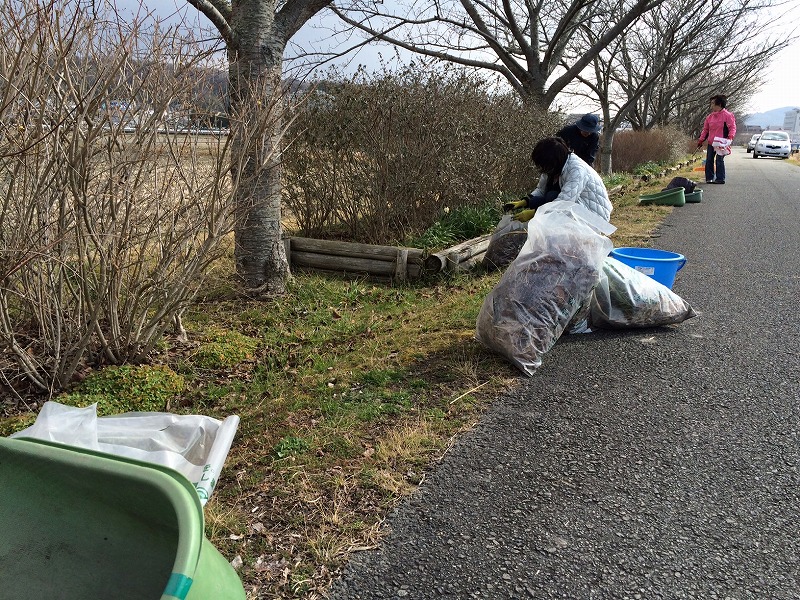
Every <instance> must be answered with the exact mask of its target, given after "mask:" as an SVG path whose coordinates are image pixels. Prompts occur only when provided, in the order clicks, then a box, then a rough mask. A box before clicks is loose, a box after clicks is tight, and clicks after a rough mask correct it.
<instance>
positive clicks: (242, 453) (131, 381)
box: [0, 168, 691, 599]
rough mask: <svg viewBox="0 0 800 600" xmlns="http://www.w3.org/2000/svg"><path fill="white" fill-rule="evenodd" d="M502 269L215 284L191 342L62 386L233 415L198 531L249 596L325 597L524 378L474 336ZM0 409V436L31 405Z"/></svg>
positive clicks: (82, 396)
mask: <svg viewBox="0 0 800 600" xmlns="http://www.w3.org/2000/svg"><path fill="white" fill-rule="evenodd" d="M676 175H685V176H689V177H691V169H690V168H688V169H686V170H684V172H676V173H671V174H669V175H668V176H667V177H665V178H662V179H656V180H654V181H652V182H649V183H647V184H636V185H629V186H628V187H627V188H626V189H624V190H623V191H622V192H621V193H620V194H619V195H616V196H615V197H614V204H615V210H614V214H613V215H612V222H613V223H614V225H616V226H617V227H618V230H617V232H616V233H615V234H614V235H613V236H612V237H613V239H614V242H615V245H617V246H626V245H634V246H635V245H647V244H648V240H649V238H650V237H651V235H652V234H653V232H654V231H655V230H656V229H657V227H658V225H659V224H660V223H661V221H662V220H663V218H664V217H665V216H666V215H667V214H669V212H671V211H672V210H674V209H673V208H671V207H662V206H647V207H641V206H638V205H637V201H638V196H639V194H642V193H647V192H651V191H655V190H658V189H661V188H662V187H663V186H664V185H665V181H668V180H669V178H671V177H673V176H676ZM498 279H499V274H491V275H474V276H460V277H456V278H451V279H443V280H439V281H436V282H428V283H427V284H425V285H422V284H418V285H405V286H394V287H391V286H383V285H375V284H372V283H369V282H366V281H358V280H356V281H348V280H343V279H336V278H325V277H320V276H317V275H311V274H299V275H297V276H296V279H295V281H294V283H293V285H292V286H291V289H290V291H289V293H288V294H287V296H286V297H284V298H281V299H280V300H278V301H275V302H274V303H270V304H264V303H256V302H253V303H242V301H241V300H238V299H232V298H226V297H225V293H224V292H223V291H218V292H216V293H213V292H212V293H210V294H209V296H207V297H206V298H202V299H200V301H199V302H198V303H197V304H196V305H195V306H194V307H193V309H192V311H191V312H190V313H189V314H187V315H186V316H185V326H186V328H187V330H188V332H189V339H190V342H188V343H179V342H178V341H177V340H173V341H171V342H170V343H169V344H168V345H166V346H165V349H164V351H163V353H162V355H161V356H160V357H159V359H160V360H159V362H160V364H159V365H158V366H153V367H139V368H136V369H126V370H122V371H119V372H117V374H116V375H117V376H116V377H115V378H109V377H106V378H104V379H103V380H102V381H103V383H102V385H99V384H98V383H97V379H95V378H94V377H93V376H90V377H88V378H87V380H86V381H85V382H84V385H83V386H82V387H81V388H79V389H78V390H77V391H76V392H74V393H73V394H72V395H71V396H69V397H68V398H62V400H64V401H69V402H71V403H73V404H80V405H85V404H87V403H89V402H94V401H98V399H100V401H101V403H102V398H103V395H104V394H105V395H106V396H108V397H113V398H114V399H115V403H114V404H113V405H110V406H108V407H106V410H108V411H110V412H114V411H116V412H119V411H120V410H146V409H151V410H152V407H151V406H149V405H142V404H141V403H140V402H139V401H137V400H136V396H137V395H136V394H130V393H128V394H127V395H121V394H120V389H116V390H115V389H114V386H117V388H124V389H125V390H127V391H128V392H130V391H131V390H141V394H139V395H140V396H142V397H147V398H150V399H152V398H154V397H156V398H160V397H161V396H159V392H158V391H157V390H156V389H155V388H159V389H161V390H167V391H168V392H169V394H170V398H169V400H168V401H167V402H166V406H167V408H168V409H169V410H171V411H174V412H184V413H201V414H207V415H210V416H216V417H219V418H222V417H225V416H227V415H229V414H238V415H239V416H240V417H241V425H240V428H239V431H238V433H237V436H236V439H235V441H234V445H233V448H232V449H231V452H230V454H229V457H228V461H227V463H226V468H225V470H224V472H223V474H222V477H221V479H220V483H219V486H218V488H217V490H216V491H215V493H214V495H213V496H212V498H211V501H210V502H209V504H208V505H207V506H206V521H207V522H206V532H207V535H208V536H209V538H210V539H211V541H212V543H214V545H215V546H217V547H218V548H219V549H220V551H221V552H222V553H223V555H225V556H226V557H227V558H228V559H229V560H232V561H234V562H235V563H236V564H237V565H240V566H239V573H240V576H241V578H242V580H243V582H244V583H245V586H246V588H247V590H248V597H249V598H306V599H313V598H321V597H323V593H324V590H325V589H326V588H327V586H328V585H329V584H330V581H331V580H332V578H334V577H335V576H336V574H337V571H338V569H340V567H341V566H342V565H343V564H344V563H345V561H346V560H347V558H348V557H349V556H350V555H351V554H352V553H353V552H355V551H358V550H362V549H365V548H371V547H374V546H375V545H376V544H378V543H379V540H380V538H381V536H382V535H383V533H384V532H383V529H382V523H383V519H384V517H385V515H386V514H387V512H388V510H389V509H390V508H391V507H393V506H394V505H395V504H396V503H397V501H398V500H399V499H400V498H402V497H403V496H404V495H407V494H408V493H410V492H412V491H413V490H414V489H415V487H416V486H418V485H419V484H420V482H421V481H422V480H423V479H424V478H425V474H426V471H427V470H428V469H429V468H430V466H431V465H432V464H434V463H435V462H436V461H437V460H438V459H439V458H440V457H441V456H442V455H443V454H444V453H445V452H446V450H447V448H448V447H449V445H450V443H451V441H452V440H453V439H454V437H455V436H457V435H459V433H461V432H463V431H465V430H466V429H468V428H470V427H472V426H473V425H474V424H475V423H476V422H477V420H478V419H479V418H480V415H481V413H482V411H483V410H484V409H485V408H486V406H487V405H488V403H490V402H491V401H492V399H494V398H496V397H497V396H498V395H499V394H501V393H503V392H504V391H505V390H508V389H509V388H510V387H511V386H513V385H515V384H516V382H518V381H519V376H518V373H517V371H515V370H514V369H513V367H511V366H510V365H509V364H507V363H506V362H505V361H503V360H502V359H499V358H498V357H496V356H494V355H491V354H489V353H488V352H486V351H485V350H484V349H483V348H482V347H480V346H479V345H478V344H477V342H476V341H475V340H474V338H473V334H474V329H475V320H476V318H477V315H478V311H479V309H480V306H481V303H482V301H483V298H484V297H485V296H486V294H487V293H488V292H489V291H490V290H491V289H492V287H493V286H494V285H495V284H496V282H497V280H498ZM224 288H225V286H224V282H221V283H220V285H219V286H214V285H211V286H209V288H208V289H210V290H224ZM97 375H99V374H97ZM93 381H94V382H95V383H92V382H93ZM176 386H178V387H179V390H180V391H179V392H176V391H175V390H176ZM120 403H121V404H120ZM6 412H7V413H8V416H6V417H5V418H4V419H2V420H0V434H2V435H7V434H8V433H11V432H12V431H14V430H18V429H20V428H22V427H24V426H25V425H27V424H28V423H30V422H31V421H32V420H33V418H34V414H35V413H34V412H20V411H17V412H16V413H14V414H11V413H10V412H8V411H6Z"/></svg>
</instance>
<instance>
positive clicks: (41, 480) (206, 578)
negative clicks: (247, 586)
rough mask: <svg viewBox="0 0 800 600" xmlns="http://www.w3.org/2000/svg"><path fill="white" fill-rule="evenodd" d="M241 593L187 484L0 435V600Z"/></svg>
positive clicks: (122, 461)
mask: <svg viewBox="0 0 800 600" xmlns="http://www.w3.org/2000/svg"><path fill="white" fill-rule="evenodd" d="M40 598H58V599H59V600H88V599H101V598H103V599H105V598H114V599H115V600H146V599H148V598H152V599H154V600H158V599H161V600H175V599H180V600H243V599H244V598H245V593H244V588H243V587H242V583H241V581H240V580H239V577H238V575H237V574H236V571H234V569H233V567H231V565H230V564H229V563H228V561H226V560H225V558H224V557H223V556H222V555H221V554H220V553H219V551H218V550H217V549H216V548H215V547H214V546H213V545H212V544H211V543H210V542H209V541H208V540H207V539H206V537H205V534H204V530H203V509H202V506H201V505H200V500H199V498H198V496H197V493H196V492H195V490H194V488H193V487H192V485H191V483H189V481H188V480H187V479H186V478H185V477H184V476H183V475H181V474H180V473H178V472H177V471H173V470H171V469H168V468H166V467H161V466H159V465H152V464H149V463H143V462H139V461H135V460H132V459H127V458H122V457H117V456H111V455H108V454H102V453H98V452H93V451H91V450H84V449H82V448H74V447H69V446H62V445H59V444H55V443H52V442H43V441H40V440H28V439H23V438H13V439H11V438H0V600H11V599H14V600H26V599H31V600H33V599H40Z"/></svg>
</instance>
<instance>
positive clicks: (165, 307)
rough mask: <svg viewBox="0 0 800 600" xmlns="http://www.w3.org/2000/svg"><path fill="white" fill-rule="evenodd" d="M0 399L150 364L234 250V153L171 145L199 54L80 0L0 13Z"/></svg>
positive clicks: (216, 144)
mask: <svg viewBox="0 0 800 600" xmlns="http://www.w3.org/2000/svg"><path fill="white" fill-rule="evenodd" d="M0 8H2V10H0V27H2V31H3V36H0V123H2V124H3V127H2V128H0V389H2V390H3V392H4V393H10V392H13V391H17V390H19V392H20V393H21V392H22V391H24V390H31V389H32V390H35V391H37V392H40V393H54V392H56V391H59V390H61V389H62V388H64V387H65V386H67V385H68V384H69V383H70V382H71V381H72V380H73V378H74V377H75V376H76V375H78V374H79V373H81V372H82V371H84V370H85V369H87V368H90V367H94V366H98V365H103V364H109V363H111V364H121V363H125V362H134V363H136V362H142V361H146V360H148V358H149V357H150V355H151V353H152V351H153V350H154V349H155V348H156V347H157V345H158V344H159V343H160V342H161V340H162V339H163V335H164V333H165V332H166V331H168V330H169V329H170V328H171V327H173V326H174V325H175V326H177V329H178V333H179V334H180V333H182V330H181V329H182V328H181V327H180V315H181V313H182V312H183V311H184V310H185V309H186V307H187V306H188V305H189V304H190V303H191V301H192V300H193V298H194V297H195V294H197V293H198V291H199V290H200V289H201V285H202V282H203V279H204V275H205V273H206V269H207V267H208V265H210V264H213V263H214V262H215V261H216V260H217V259H218V258H219V257H220V256H222V255H224V254H226V253H227V252H228V249H229V242H228V238H229V234H230V233H231V232H232V231H233V227H234V218H233V215H232V206H231V202H230V197H231V194H232V193H233V192H232V185H233V184H235V180H234V179H233V178H231V177H230V165H231V160H230V155H229V154H228V151H229V144H228V140H229V138H226V137H224V136H206V137H204V138H203V139H202V140H201V139H200V138H199V136H193V135H187V134H186V133H185V132H182V131H181V132H178V131H176V130H175V128H174V127H173V125H174V124H173V123H171V117H169V115H168V113H169V110H168V109H169V108H170V107H171V106H173V105H176V104H177V105H184V106H186V105H190V104H191V103H192V101H193V99H194V97H195V96H196V93H197V91H198V88H197V81H198V75H199V73H201V72H202V70H203V69H202V67H203V51H202V49H201V48H198V47H197V46H195V45H193V44H188V43H187V41H186V40H185V39H184V38H183V37H182V35H180V34H179V33H178V32H177V31H175V30H166V29H165V30H159V28H158V27H152V26H150V25H149V24H146V23H144V22H142V21H141V20H139V19H132V20H131V19H126V20H123V19H120V18H119V15H118V14H116V13H115V12H114V11H113V10H112V11H110V12H109V13H105V14H104V13H102V12H101V11H97V12H95V13H90V12H89V11H86V10H83V9H84V6H81V5H77V4H76V3H75V2H74V0H49V1H48V2H42V1H41V0H0Z"/></svg>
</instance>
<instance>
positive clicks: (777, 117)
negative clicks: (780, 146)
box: [744, 106, 800, 129]
mask: <svg viewBox="0 0 800 600" xmlns="http://www.w3.org/2000/svg"><path fill="white" fill-rule="evenodd" d="M794 108H800V107H798V106H784V107H783V108H773V109H772V110H768V111H767V112H763V113H756V114H754V115H750V116H749V117H748V118H747V120H746V121H745V122H744V124H745V125H749V126H751V127H755V126H758V127H763V128H765V129H766V128H767V127H778V128H781V127H783V116H784V115H785V114H786V113H787V112H789V111H790V110H792V109H794Z"/></svg>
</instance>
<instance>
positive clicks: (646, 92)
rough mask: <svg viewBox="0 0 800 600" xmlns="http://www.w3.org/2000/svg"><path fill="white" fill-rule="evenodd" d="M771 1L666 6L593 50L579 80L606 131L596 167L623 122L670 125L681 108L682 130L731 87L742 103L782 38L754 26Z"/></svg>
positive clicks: (605, 167)
mask: <svg viewBox="0 0 800 600" xmlns="http://www.w3.org/2000/svg"><path fill="white" fill-rule="evenodd" d="M771 6H772V3H771V2H769V0H767V1H766V2H753V1H751V0H736V1H734V2H726V3H711V4H709V3H706V2H704V1H703V0H693V1H692V2H669V3H665V4H663V5H661V6H659V7H656V8H654V9H653V10H651V11H650V12H649V13H647V14H646V15H644V16H643V17H642V18H641V19H640V20H639V21H638V22H637V23H635V24H634V25H633V26H632V27H630V28H629V29H628V30H627V31H626V32H625V34H624V35H622V36H620V37H619V38H618V39H617V40H615V41H614V43H613V44H612V45H611V46H609V47H608V48H607V49H605V50H604V51H603V52H601V53H599V54H598V55H597V56H596V57H595V58H594V60H593V66H594V73H593V77H585V76H583V75H580V76H579V77H578V81H580V82H581V83H582V84H583V85H584V86H586V88H587V89H588V90H589V92H590V94H589V95H590V96H591V97H592V98H595V99H600V102H599V103H600V106H601V110H602V113H603V118H604V128H605V134H604V136H603V143H602V146H601V161H600V165H601V166H600V168H601V171H602V172H603V173H610V172H611V169H612V165H611V151H612V146H613V139H614V132H615V130H616V129H617V128H618V127H619V125H620V124H621V123H623V122H624V121H628V122H630V123H631V124H632V126H633V128H634V129H649V128H650V127H653V126H655V125H662V126H663V125H667V124H671V125H673V126H674V125H678V124H681V123H680V122H679V117H678V115H679V114H680V113H679V110H681V111H682V113H683V114H684V115H686V116H687V117H688V118H687V119H685V120H684V122H683V123H682V124H683V125H684V128H685V129H686V130H687V132H688V131H691V128H692V126H691V125H689V123H691V124H692V125H695V124H696V122H698V118H699V119H700V121H701V120H702V115H703V114H705V111H706V106H707V103H708V102H707V101H708V97H709V96H711V95H712V94H715V93H730V92H733V91H734V90H735V91H736V93H737V94H738V101H739V102H740V104H744V103H745V102H746V101H747V99H748V97H749V96H748V92H752V90H753V84H754V83H755V82H757V81H758V80H759V78H760V76H761V75H760V74H761V73H762V72H763V68H764V66H765V64H766V62H767V61H768V60H769V59H770V58H771V57H773V56H774V55H775V53H777V52H778V51H779V50H780V49H781V48H782V47H783V46H785V44H786V43H787V40H786V38H785V37H784V38H783V39H780V38H779V37H776V36H771V35H769V31H768V29H767V30H765V29H764V28H761V27H754V26H753V24H754V22H755V21H756V20H757V18H758V17H759V15H761V14H763V11H764V10H766V9H767V8H770V7H771ZM698 32H702V34H701V35H698ZM582 33H583V35H585V36H586V38H587V44H592V43H594V42H595V41H596V36H595V35H594V33H593V32H592V31H591V30H590V29H589V28H585V29H584V30H583V31H582ZM708 40H721V41H723V42H722V43H718V44H709V43H708ZM725 40H736V43H725V42H724V41H725ZM697 111H699V114H698V113H697ZM687 125H689V126H688V127H687Z"/></svg>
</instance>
